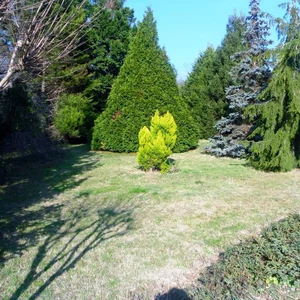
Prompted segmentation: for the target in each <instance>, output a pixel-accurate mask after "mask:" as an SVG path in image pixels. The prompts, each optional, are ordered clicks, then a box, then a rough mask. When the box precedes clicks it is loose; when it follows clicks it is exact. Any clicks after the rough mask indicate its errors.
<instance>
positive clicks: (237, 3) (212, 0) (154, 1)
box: [125, 0, 287, 80]
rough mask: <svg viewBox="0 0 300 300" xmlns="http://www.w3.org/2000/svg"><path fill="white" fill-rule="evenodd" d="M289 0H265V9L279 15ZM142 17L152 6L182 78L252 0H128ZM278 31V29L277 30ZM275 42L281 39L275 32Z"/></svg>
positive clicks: (161, 33)
mask: <svg viewBox="0 0 300 300" xmlns="http://www.w3.org/2000/svg"><path fill="white" fill-rule="evenodd" d="M282 2H287V0H261V2H260V3H261V9H262V10H263V11H265V12H268V13H271V14H272V15H274V16H277V17H283V15H284V10H283V9H281V8H278V4H280V3H282ZM125 5H126V6H129V7H131V8H133V9H134V11H135V17H136V18H137V20H138V21H141V20H142V19H143V15H144V12H145V10H146V8H147V7H148V6H149V7H151V9H152V10H153V12H154V17H155V19H156V21H157V29H158V35H159V42H160V45H161V46H164V47H165V49H166V51H167V54H168V56H169V58H170V61H171V63H172V64H173V65H174V66H175V68H176V70H177V73H178V79H179V80H180V79H185V78H186V76H187V74H188V72H189V71H191V68H192V66H193V64H194V62H195V60H196V59H197V58H198V57H199V54H200V52H202V51H204V50H205V49H206V48H207V46H208V45H213V46H214V47H215V48H216V47H218V46H219V45H220V43H221V41H222V39H223V38H224V36H225V33H226V24H227V22H228V17H229V16H230V15H231V14H233V13H234V11H236V12H237V13H240V12H242V13H244V14H247V13H248V11H249V0H126V2H125ZM273 32H274V31H273ZM272 39H273V40H274V42H275V41H276V40H277V38H276V35H275V33H273V34H272Z"/></svg>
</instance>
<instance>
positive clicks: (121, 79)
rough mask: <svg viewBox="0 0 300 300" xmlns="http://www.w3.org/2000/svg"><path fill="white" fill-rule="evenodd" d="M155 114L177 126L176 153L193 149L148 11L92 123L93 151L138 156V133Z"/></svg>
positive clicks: (187, 119)
mask: <svg viewBox="0 0 300 300" xmlns="http://www.w3.org/2000/svg"><path fill="white" fill-rule="evenodd" d="M157 109H158V110H159V111H160V112H161V113H166V112H167V111H169V112H170V113H171V114H172V115H173V117H174V119H175V122H176V124H177V126H178V132H177V142H176V145H175V149H174V151H186V150H188V149H190V148H194V147H196V146H197V143H198V132H197V129H196V127H195V125H194V121H193V118H192V117H191V116H190V115H189V113H188V110H187V106H186V104H185V102H184V101H183V100H182V99H181V97H180V96H179V90H178V87H177V84H176V75H175V72H174V70H173V68H172V66H171V65H170V63H169V61H168V57H167V55H166V52H165V51H164V50H163V49H161V48H160V47H159V45H158V35H157V30H156V23H155V21H154V17H153V13H152V11H151V10H150V9H148V10H147V11H146V14H145V16H144V19H143V21H142V22H141V23H140V24H139V25H138V29H137V33H136V35H135V36H134V37H133V39H132V40H131V43H130V46H129V52H128V54H127V56H126V58H125V62H124V65H123V66H122V68H121V70H120V73H119V76H118V77H117V79H116V81H115V82H114V84H113V86H112V90H111V93H110V95H109V98H108V103H107V108H106V110H105V111H104V112H103V113H102V114H101V115H100V116H99V117H98V119H97V120H96V121H95V126H94V130H93V139H92V145H91V146H92V149H94V150H97V149H105V150H110V151H117V152H136V151H137V150H138V133H139V130H140V128H142V127H143V126H147V125H149V122H150V117H151V116H152V115H153V114H154V112H155V111H156V110H157Z"/></svg>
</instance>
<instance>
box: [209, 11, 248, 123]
mask: <svg viewBox="0 0 300 300" xmlns="http://www.w3.org/2000/svg"><path fill="white" fill-rule="evenodd" d="M245 30H246V24H245V17H244V15H236V14H233V15H231V16H229V19H228V24H227V26H226V35H225V37H224V39H223V41H222V43H221V45H220V46H219V47H218V48H217V49H216V55H215V60H214V70H215V76H214V78H213V81H215V84H214V85H213V86H214V87H215V88H214V89H213V90H212V91H211V93H212V95H213V97H214V99H215V101H216V102H217V103H218V110H217V111H216V121H217V120H219V119H220V118H221V117H222V116H225V115H227V114H228V103H227V100H226V93H225V90H226V89H227V88H228V87H229V86H231V85H233V83H234V82H233V80H232V77H231V75H230V71H231V69H232V68H233V67H234V66H235V65H236V64H237V62H235V61H234V60H232V56H233V55H234V54H235V53H237V52H240V51H243V50H246V49H247V47H246V46H245V44H244V43H243V35H244V33H245Z"/></svg>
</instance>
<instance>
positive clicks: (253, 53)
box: [207, 0, 271, 157]
mask: <svg viewBox="0 0 300 300" xmlns="http://www.w3.org/2000/svg"><path fill="white" fill-rule="evenodd" d="M259 2H260V0H250V5H249V6H250V11H249V15H248V16H247V18H246V22H247V23H246V31H245V34H244V37H243V41H244V44H245V46H246V47H247V50H244V51H241V52H238V53H236V54H235V55H234V59H235V60H238V61H239V63H238V65H236V66H235V67H233V69H232V71H231V74H232V78H233V80H234V82H235V84H234V85H232V86H230V87H228V88H227V89H226V97H227V100H228V102H229V115H228V116H227V117H226V118H222V119H221V120H220V121H219V122H218V123H217V125H216V129H217V131H218V133H217V134H216V135H215V136H214V137H213V138H212V139H211V145H210V146H209V147H208V148H207V151H208V152H210V153H212V154H214V155H217V156H231V157H243V156H244V155H245V153H246V147H245V145H244V144H243V143H241V141H244V140H245V139H246V138H247V136H248V134H249V131H250V129H251V127H252V125H253V124H248V123H247V122H246V120H245V118H244V110H245V108H246V107H247V106H249V105H251V104H253V103H255V99H256V97H257V95H258V94H259V93H260V92H261V91H263V89H264V88H265V87H266V85H267V82H268V80H269V78H270V75H271V74H270V73H271V72H270V66H269V61H268V59H267V58H266V57H265V55H264V54H265V52H266V50H267V47H268V45H270V44H271V41H269V40H267V37H268V36H269V26H268V24H267V22H266V20H265V19H264V14H263V13H262V12H261V10H260V7H259Z"/></svg>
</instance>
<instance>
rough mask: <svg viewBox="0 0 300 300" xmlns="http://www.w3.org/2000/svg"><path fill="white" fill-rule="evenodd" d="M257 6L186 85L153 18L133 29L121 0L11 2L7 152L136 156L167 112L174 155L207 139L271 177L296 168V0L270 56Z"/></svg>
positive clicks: (5, 18) (2, 96) (3, 65)
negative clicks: (58, 144) (56, 146)
mask: <svg viewBox="0 0 300 300" xmlns="http://www.w3.org/2000/svg"><path fill="white" fill-rule="evenodd" d="M259 2H260V1H259V0H251V1H250V9H249V13H248V15H246V16H243V15H236V14H234V15H232V16H230V17H229V20H228V24H227V31H226V35H225V37H224V39H223V41H222V43H221V45H220V46H219V47H217V48H216V49H214V48H213V47H212V46H209V47H208V48H207V49H206V50H205V51H204V52H203V53H201V54H200V56H199V58H198V59H197V60H196V62H195V64H194V67H193V69H192V71H191V73H190V74H189V76H188V78H187V80H186V81H185V82H184V84H183V86H181V87H178V85H177V83H176V71H175V70H174V68H173V66H172V65H171V63H170V61H169V59H168V56H167V53H166V51H165V50H164V49H163V48H161V47H160V46H159V43H158V34H157V29H156V22H155V19H154V16H153V12H152V11H151V10H150V9H147V10H146V12H145V15H144V19H143V21H142V22H140V23H136V21H135V18H134V11H133V10H132V9H130V8H128V7H126V6H125V4H124V1H120V0H110V1H108V0H97V1H79V0H68V1H57V0H51V1H48V2H47V3H45V2H44V1H35V0H30V1H29V0H28V1H22V2H19V1H16V0H6V1H4V3H3V4H1V5H0V20H1V25H0V36H1V39H0V40H1V42H0V126H1V135H0V139H1V140H0V141H1V145H2V148H5V147H8V148H10V150H11V151H12V150H13V149H21V148H22V149H23V148H24V149H27V150H26V151H40V150H41V148H45V147H41V146H42V145H43V140H49V139H52V140H53V139H54V140H64V141H67V142H71V143H74V142H75V143H77V142H88V143H90V145H91V148H92V149H93V150H101V149H102V150H109V151H116V152H136V151H137V149H138V133H139V130H140V129H141V128H142V127H144V126H149V124H150V119H151V116H153V115H154V113H155V111H156V110H159V112H160V113H161V114H164V113H166V112H167V111H169V112H170V113H171V114H172V115H173V117H174V120H175V122H176V124H177V140H176V145H175V148H174V150H175V151H176V152H182V151H187V150H189V149H193V148H196V147H197V144H198V140H199V139H200V138H204V139H207V138H211V143H210V145H209V146H208V147H207V152H209V153H212V154H214V155H217V156H231V157H246V158H248V159H249V162H250V163H251V164H252V165H253V166H255V167H257V168H260V169H263V170H268V171H288V170H291V169H292V168H294V167H298V166H299V163H300V129H299V128H300V124H299V122H300V100H299V96H298V95H299V91H298V84H299V80H298V76H299V68H298V64H299V58H298V55H299V54H298V53H299V50H298V49H299V47H298V45H299V43H300V40H299V33H300V31H299V30H300V28H299V21H298V20H299V16H298V11H299V9H298V8H299V3H300V1H295V0H291V1H290V3H288V4H286V6H285V8H286V18H285V19H284V20H285V21H283V20H282V19H279V18H276V19H275V18H274V19H273V23H276V24H277V28H278V33H279V36H280V38H281V43H280V44H279V46H278V47H276V49H275V50H273V51H271V50H270V49H269V48H270V47H269V46H270V41H269V37H268V36H269V26H268V24H269V21H268V20H266V18H265V14H263V13H262V12H261V10H260V6H259ZM12 15H13V16H14V17H13V18H12ZM1 74H2V75H1ZM16 137H17V138H16Z"/></svg>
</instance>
